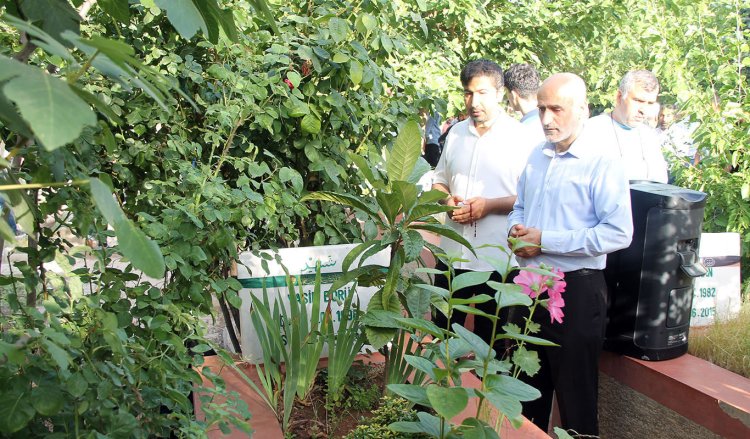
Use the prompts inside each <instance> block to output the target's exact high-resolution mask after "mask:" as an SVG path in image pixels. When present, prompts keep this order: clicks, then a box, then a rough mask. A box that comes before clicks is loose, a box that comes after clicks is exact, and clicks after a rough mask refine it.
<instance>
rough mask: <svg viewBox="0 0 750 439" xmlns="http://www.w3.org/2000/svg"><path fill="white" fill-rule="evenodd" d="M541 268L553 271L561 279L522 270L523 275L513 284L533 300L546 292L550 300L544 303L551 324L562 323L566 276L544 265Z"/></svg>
mask: <svg viewBox="0 0 750 439" xmlns="http://www.w3.org/2000/svg"><path fill="white" fill-rule="evenodd" d="M541 268H543V269H545V270H549V271H552V272H553V273H555V274H556V275H558V276H559V277H557V276H543V275H541V274H537V273H533V272H531V271H527V270H521V273H519V274H518V276H516V278H515V279H513V283H515V284H517V285H520V286H521V288H522V291H523V293H524V294H526V295H528V296H529V297H531V298H532V299H536V298H537V297H540V296H541V295H542V294H543V293H544V292H546V293H547V295H548V296H549V300H547V301H546V302H543V303H544V306H545V307H546V308H547V311H549V315H550V320H551V322H552V323H554V322H555V321H557V322H558V323H562V319H563V317H564V316H565V314H564V313H563V311H562V308H563V307H564V306H565V301H564V300H563V298H562V293H563V292H564V291H565V286H566V283H565V281H564V280H563V278H564V276H565V274H564V273H563V272H562V271H560V270H559V269H551V268H549V267H546V266H544V265H542V267H541Z"/></svg>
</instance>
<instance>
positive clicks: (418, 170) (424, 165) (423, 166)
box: [406, 156, 432, 184]
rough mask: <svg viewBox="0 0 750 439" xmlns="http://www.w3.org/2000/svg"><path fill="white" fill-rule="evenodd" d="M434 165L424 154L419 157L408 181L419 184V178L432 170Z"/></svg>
mask: <svg viewBox="0 0 750 439" xmlns="http://www.w3.org/2000/svg"><path fill="white" fill-rule="evenodd" d="M431 169H432V166H430V164H429V163H428V162H427V160H425V159H424V158H423V157H422V156H420V157H417V162H416V163H415V164H414V169H413V170H412V171H411V175H409V178H407V179H406V181H407V182H409V183H412V184H417V183H418V182H419V180H420V179H421V178H422V177H423V176H424V175H425V174H426V173H427V172H429V171H430V170H431Z"/></svg>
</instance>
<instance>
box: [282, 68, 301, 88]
mask: <svg viewBox="0 0 750 439" xmlns="http://www.w3.org/2000/svg"><path fill="white" fill-rule="evenodd" d="M286 78H287V79H288V80H289V81H290V82H291V83H292V85H293V86H295V87H299V85H300V83H301V82H302V76H300V74H299V73H297V72H295V71H294V70H290V71H288V72H287V73H286Z"/></svg>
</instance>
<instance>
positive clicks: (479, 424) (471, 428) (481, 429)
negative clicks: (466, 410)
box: [461, 418, 500, 439]
mask: <svg viewBox="0 0 750 439" xmlns="http://www.w3.org/2000/svg"><path fill="white" fill-rule="evenodd" d="M461 432H462V433H463V438H464V439H500V436H499V435H498V434H497V432H496V431H495V429H494V428H493V427H492V426H491V425H489V424H487V423H486V422H484V421H480V420H479V419H477V418H467V419H464V422H463V423H461Z"/></svg>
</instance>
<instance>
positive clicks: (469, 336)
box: [451, 323, 495, 360]
mask: <svg viewBox="0 0 750 439" xmlns="http://www.w3.org/2000/svg"><path fill="white" fill-rule="evenodd" d="M451 328H452V329H453V332H455V333H456V334H457V335H458V336H459V337H461V339H462V340H464V341H465V342H466V343H468V344H469V346H471V350H472V351H474V353H475V354H476V356H477V358H479V359H482V360H484V359H485V358H487V354H489V356H490V358H495V350H494V349H493V350H490V345H488V344H487V343H486V342H485V341H484V340H482V337H480V336H478V335H476V334H474V333H473V332H471V331H469V330H468V329H466V328H464V327H463V326H461V325H459V324H458V323H454V324H453V325H452V326H451Z"/></svg>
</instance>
